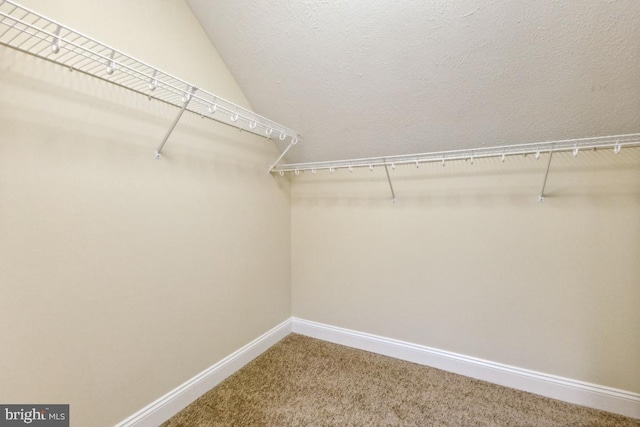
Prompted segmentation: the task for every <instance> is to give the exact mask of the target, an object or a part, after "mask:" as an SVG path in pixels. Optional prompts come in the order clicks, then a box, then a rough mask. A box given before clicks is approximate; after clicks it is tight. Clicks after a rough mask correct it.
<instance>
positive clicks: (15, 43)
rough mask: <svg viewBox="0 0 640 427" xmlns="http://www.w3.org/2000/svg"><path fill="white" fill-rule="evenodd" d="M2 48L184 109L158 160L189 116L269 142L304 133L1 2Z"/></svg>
mask: <svg viewBox="0 0 640 427" xmlns="http://www.w3.org/2000/svg"><path fill="white" fill-rule="evenodd" d="M0 45H4V46H6V47H9V48H13V49H16V50H18V51H20V52H24V53H27V54H30V55H34V56H36V57H38V58H42V59H44V60H47V61H50V62H54V63H56V64H60V65H62V66H64V67H67V68H69V70H72V71H78V72H81V73H84V74H88V75H90V76H93V77H96V78H98V79H101V80H104V81H108V82H109V83H112V84H114V85H117V86H120V87H123V88H126V89H129V90H131V91H134V92H137V93H139V94H142V95H145V96H147V97H149V99H156V100H159V101H162V102H165V103H167V104H170V105H173V106H176V107H179V108H180V112H179V114H178V116H177V117H176V119H175V120H174V122H173V123H172V125H171V127H170V129H169V131H168V132H167V134H166V136H165V137H164V139H163V141H162V142H161V144H160V145H159V147H158V149H157V150H156V158H160V157H161V156H160V153H161V151H162V148H163V147H164V144H165V143H166V142H167V139H168V138H169V136H170V134H171V132H172V131H173V129H174V128H175V126H176V124H177V123H178V121H179V120H180V117H181V116H182V114H183V113H184V111H190V112H192V113H194V114H197V115H200V116H201V117H206V118H208V119H212V120H215V121H217V122H220V123H224V124H226V125H230V126H233V127H235V128H238V129H241V130H243V131H247V132H250V133H253V134H256V135H259V136H262V137H265V138H268V139H279V140H280V141H283V142H289V146H288V147H287V150H288V149H289V148H291V145H294V144H296V143H297V142H298V140H300V139H301V138H302V135H301V134H300V133H299V132H296V131H295V130H293V129H290V128H288V127H285V126H283V125H281V124H278V123H276V122H274V121H272V120H269V119H268V118H266V117H263V116H261V115H259V114H256V113H254V112H252V111H250V110H248V109H246V108H243V107H241V106H239V105H236V104H234V103H232V102H230V101H227V100H225V99H224V98H221V97H219V96H217V95H215V94H213V93H211V92H207V91H206V90H204V89H202V88H199V87H197V86H196V85H194V84H192V83H189V82H186V81H184V80H182V79H179V78H178V77H174V76H172V75H171V74H168V73H166V72H164V71H162V70H160V69H158V68H156V67H153V66H151V65H149V64H146V63H144V62H142V61H140V60H137V59H135V58H133V57H132V56H129V55H127V54H125V53H123V52H121V51H119V50H117V49H114V48H112V47H110V46H107V45H106V44H104V43H101V42H99V41H97V40H95V39H92V38H91V37H88V36H86V35H84V34H81V33H80V32H78V31H75V30H73V29H71V28H69V27H67V26H64V25H62V24H60V23H58V22H56V21H54V20H52V19H49V18H47V17H45V16H43V15H41V14H39V13H37V12H34V11H32V10H30V9H27V8H25V7H23V6H21V5H19V4H18V3H16V2H14V1H11V0H0ZM270 170H271V169H270Z"/></svg>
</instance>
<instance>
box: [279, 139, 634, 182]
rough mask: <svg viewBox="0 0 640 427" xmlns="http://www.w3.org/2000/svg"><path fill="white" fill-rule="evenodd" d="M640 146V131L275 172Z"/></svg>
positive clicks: (337, 162)
mask: <svg viewBox="0 0 640 427" xmlns="http://www.w3.org/2000/svg"><path fill="white" fill-rule="evenodd" d="M631 146H640V133H632V134H626V135H612V136H600V137H593V138H578V139H565V140H560V141H546V142H533V143H527V144H515V145H502V146H494V147H478V148H468V149H461V150H449V151H437V152H431V153H420V154H402V155H397V156H384V157H368V158H361V159H347V160H332V161H325V162H307V163H290V164H281V165H278V166H275V167H274V168H273V170H272V173H275V172H278V173H281V174H283V173H285V172H296V174H297V173H300V172H303V171H308V170H310V171H312V172H315V171H317V170H326V169H328V170H329V171H331V172H333V171H334V170H336V169H350V170H352V169H353V168H364V167H369V168H372V167H376V166H391V168H394V167H395V166H398V165H404V164H416V165H420V164H422V163H433V162H440V163H442V164H443V165H444V164H446V162H447V161H451V160H471V161H473V159H478V158H488V157H500V158H502V159H504V158H505V157H506V156H515V155H529V154H532V155H535V156H536V157H538V156H539V155H540V153H550V152H553V153H557V152H561V151H572V152H573V154H574V155H577V154H578V153H579V152H580V151H581V150H588V149H600V148H612V149H613V150H614V152H615V153H618V152H619V151H620V149H621V148H623V147H631Z"/></svg>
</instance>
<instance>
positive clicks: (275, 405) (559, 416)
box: [162, 334, 640, 427]
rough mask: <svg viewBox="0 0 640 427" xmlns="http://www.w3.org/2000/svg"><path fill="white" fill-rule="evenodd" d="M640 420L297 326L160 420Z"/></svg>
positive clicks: (191, 425)
mask: <svg viewBox="0 0 640 427" xmlns="http://www.w3.org/2000/svg"><path fill="white" fill-rule="evenodd" d="M205 426H206V427H209V426H537V427H546V426H563V427H564V426H598V427H607V426H611V427H613V426H616V427H619V426H639V427H640V420H637V419H631V418H626V417H623V416H620V415H615V414H611V413H607V412H603V411H598V410H595V409H591V408H586V407H581V406H577V405H572V404H569V403H565V402H561V401H558V400H554V399H549V398H546V397H542V396H538V395H535V394H531V393H526V392H523V391H518V390H514V389H510V388H507V387H502V386H498V385H495V384H491V383H488V382H485V381H480V380H475V379H472V378H468V377H464V376H461V375H457V374H453V373H449V372H446V371H442V370H439V369H434V368H429V367H426V366H422V365H418V364H415V363H411V362H405V361H402V360H397V359H393V358H390V357H386V356H381V355H378V354H374V353H369V352H366V351H361V350H356V349H353V348H349V347H345V346H341V345H337V344H332V343H328V342H325V341H320V340H317V339H313V338H309V337H306V336H302V335H297V334H291V335H289V336H287V337H286V338H285V339H283V340H282V341H280V342H279V343H277V344H276V345H274V346H273V347H271V348H270V349H269V350H268V351H266V352H265V353H263V354H262V355H261V356H259V357H258V358H256V359H255V360H254V361H252V362H251V363H249V364H247V365H246V366H245V367H244V368H243V369H241V370H240V371H238V372H236V373H235V374H234V375H232V376H230V377H229V378H227V379H226V380H225V381H223V382H222V383H220V384H219V385H218V386H217V387H215V388H213V389H212V390H210V391H209V392H207V393H206V394H204V395H203V396H201V397H200V398H199V399H197V400H196V401H195V402H193V403H192V404H191V405H189V406H188V407H186V408H185V409H184V410H182V411H181V412H180V413H178V414H177V415H175V416H174V417H173V418H171V419H169V420H168V421H167V422H165V423H164V424H162V427H205Z"/></svg>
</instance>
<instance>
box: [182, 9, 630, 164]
mask: <svg viewBox="0 0 640 427" xmlns="http://www.w3.org/2000/svg"><path fill="white" fill-rule="evenodd" d="M187 1H188V4H189V5H190V7H191V8H192V10H193V11H194V13H195V15H196V16H197V18H198V19H199V21H200V22H201V24H202V26H203V27H204V29H205V30H206V32H207V34H208V35H209V37H210V38H211V40H212V41H213V44H214V45H215V47H216V48H217V50H218V51H219V52H220V54H221V56H222V57H223V59H224V60H225V62H226V63H227V65H228V67H229V68H230V70H231V72H232V73H233V75H234V76H235V78H236V79H237V81H238V83H239V84H240V87H241V88H242V89H243V91H244V93H245V94H246V96H247V98H248V99H249V101H250V102H251V104H252V105H253V107H254V109H255V110H256V111H257V112H258V113H260V114H264V115H266V116H267V117H269V118H272V119H273V120H276V121H279V122H281V123H283V124H284V125H286V126H289V127H292V128H294V129H296V130H298V131H300V132H302V133H303V134H304V141H303V143H301V144H298V145H296V147H295V148H294V149H292V150H291V151H290V152H289V154H288V155H287V157H286V160H288V161H289V162H296V161H320V160H338V159H346V158H354V157H368V156H383V155H392V154H409V153H416V152H428V151H437V150H447V149H457V148H469V147H476V146H492V145H501V144H514V143H526V142H539V141H546V140H557V139H565V138H576V137H591V136H603V135H614V134H622V133H634V132H639V131H640V122H639V121H638V115H639V113H640V75H639V74H638V70H639V69H640V43H639V42H638V40H640V24H638V23H639V22H640V2H639V1H637V0H619V1H615V0H611V1H605V0H594V1H588V2H575V1H574V2H565V1H530V0H500V1H497V0H494V1H486V0H462V1H453V0H438V1H428V2H427V1H419V0H415V1H402V2H400V1H379V0H376V1H373V0H344V1H339V2H337V1H327V0H325V1H318V0H264V1H260V2H230V1H222V0H187ZM210 90H213V91H214V92H215V90H216V88H210ZM276 144H278V145H279V146H280V148H281V149H282V148H284V144H283V143H282V142H280V141H276Z"/></svg>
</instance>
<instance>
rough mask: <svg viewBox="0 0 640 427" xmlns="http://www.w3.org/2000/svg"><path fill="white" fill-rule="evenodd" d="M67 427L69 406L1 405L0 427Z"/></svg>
mask: <svg viewBox="0 0 640 427" xmlns="http://www.w3.org/2000/svg"><path fill="white" fill-rule="evenodd" d="M16 426H23V427H24V426H35V427H38V426H42V427H69V405H32V404H26V405H2V404H0V427H16Z"/></svg>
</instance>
